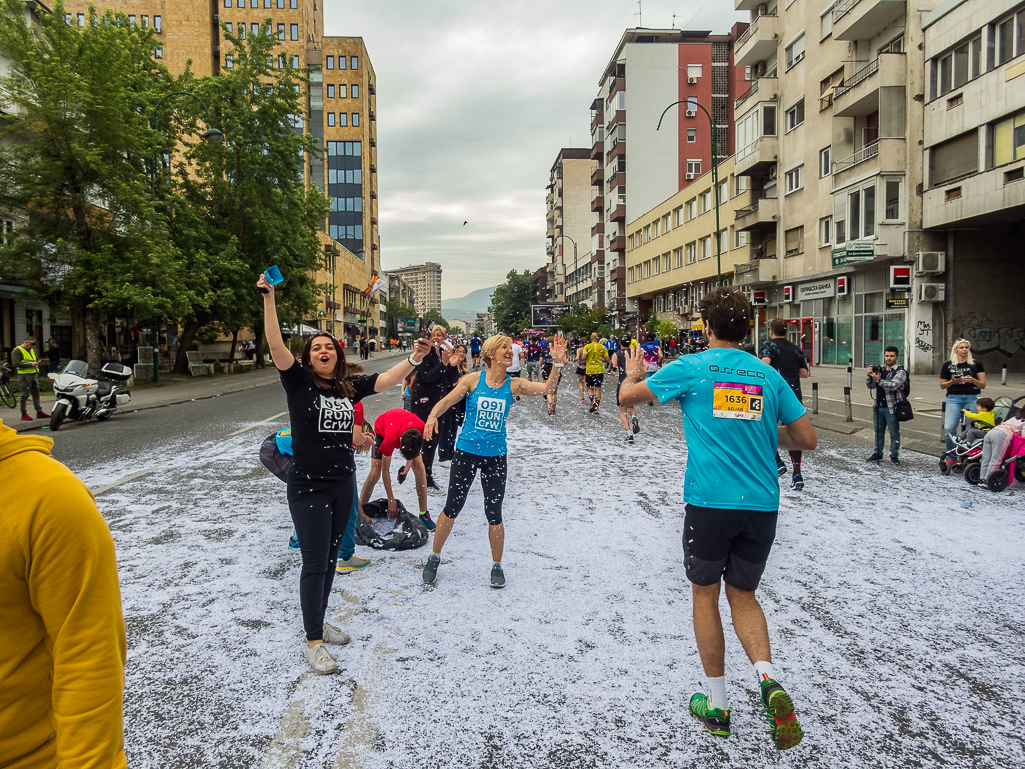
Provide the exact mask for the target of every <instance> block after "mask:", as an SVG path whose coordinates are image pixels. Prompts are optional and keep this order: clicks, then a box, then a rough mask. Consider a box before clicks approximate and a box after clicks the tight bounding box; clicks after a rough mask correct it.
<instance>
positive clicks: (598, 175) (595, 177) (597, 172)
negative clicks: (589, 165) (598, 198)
mask: <svg viewBox="0 0 1025 769" xmlns="http://www.w3.org/2000/svg"><path fill="white" fill-rule="evenodd" d="M602 176H604V173H603V171H602V167H601V166H600V165H599V166H595V167H594V168H593V169H592V170H591V186H592V187H601V179H602Z"/></svg>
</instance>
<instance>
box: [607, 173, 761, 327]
mask: <svg viewBox="0 0 1025 769" xmlns="http://www.w3.org/2000/svg"><path fill="white" fill-rule="evenodd" d="M733 163H734V161H733V158H732V157H729V158H726V159H724V160H723V161H721V162H720V163H719V167H718V169H717V170H718V173H717V177H718V187H719V189H718V192H719V194H718V207H719V210H718V225H717V223H716V222H717V220H716V214H717V212H716V200H717V198H716V186H715V183H714V182H713V176H712V172H711V170H708V171H706V172H705V173H704V174H703V175H701V176H700V177H698V178H697V179H695V180H693V183H692V184H690V185H688V186H687V187H685V188H683V189H682V190H680V191H679V192H677V193H676V194H675V195H672V196H671V197H669V198H667V199H666V200H665V201H663V202H661V203H659V204H658V205H656V206H654V207H653V208H652V209H651V210H650V211H646V212H644V213H643V214H642V215H641V216H639V217H638V218H636V219H634V220H633V221H631V222H630V223H629V224H628V225H627V228H626V231H627V236H626V296H627V300H626V303H627V308H628V311H631V312H634V313H636V314H637V323H638V326H639V325H640V324H641V323H643V321H645V320H647V318H648V317H650V316H651V315H652V314H654V315H655V316H656V317H657V318H658V319H659V320H672V321H674V322H675V323H676V324H677V326H678V327H679V329H680V330H681V331H683V332H688V333H689V332H691V331H695V332H697V331H700V330H701V329H702V324H701V318H700V316H699V314H698V310H697V304H698V302H700V301H701V299H702V298H703V297H704V296H705V294H707V293H708V292H709V291H711V290H712V289H714V288H715V287H716V285H718V283H719V281H720V280H721V281H722V283H723V284H724V285H730V284H731V283H733V280H734V270H735V269H736V268H737V266H739V265H744V264H747V263H748V262H749V260H750V256H749V248H748V243H747V238H748V233H747V232H746V231H744V230H738V229H736V227H735V225H734V216H735V213H736V212H737V211H738V210H743V209H744V208H746V207H748V206H749V205H750V202H751V192H750V190H749V189H748V188H747V177H745V176H735V175H734V165H733Z"/></svg>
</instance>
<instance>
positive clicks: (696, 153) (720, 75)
mask: <svg viewBox="0 0 1025 769" xmlns="http://www.w3.org/2000/svg"><path fill="white" fill-rule="evenodd" d="M747 76H748V75H747V70H746V69H745V68H744V67H738V66H736V65H735V63H734V57H733V44H732V37H731V36H730V35H712V34H710V33H708V32H702V31H690V30H679V29H637V28H634V29H627V30H626V31H625V32H624V33H623V36H622V38H621V39H620V40H619V43H618V44H617V46H616V48H615V50H614V52H613V54H612V57H611V58H610V60H609V62H608V64H607V66H606V67H605V70H604V71H603V72H602V75H601V78H600V79H599V81H598V85H599V91H598V95H597V97H596V98H595V99H594V101H593V102H592V104H591V158H592V159H593V160H595V161H597V164H598V165H597V168H596V169H595V171H594V174H593V176H592V179H591V182H592V188H593V194H592V203H591V205H592V210H593V211H595V212H597V213H598V214H599V220H598V222H597V223H596V224H595V226H594V233H593V235H592V249H591V250H592V253H593V252H596V251H597V250H598V248H597V246H598V244H599V243H604V245H605V246H606V251H607V257H606V259H605V267H606V269H607V270H608V277H609V280H608V282H607V284H606V291H605V300H606V304H607V305H608V306H609V308H610V310H612V314H613V320H614V322H615V323H616V324H617V325H620V324H624V323H625V321H626V318H627V317H628V316H632V315H633V313H631V312H630V311H629V310H628V307H627V301H626V300H627V287H626V277H627V276H626V273H627V266H626V240H627V238H626V235H627V233H626V224H627V222H631V221H635V220H636V219H637V218H638V217H639V216H640V215H641V214H642V213H644V212H646V211H650V210H651V209H652V208H653V207H654V206H656V205H658V204H660V203H661V202H662V201H664V200H666V199H668V198H669V197H671V196H672V195H674V194H675V193H676V192H677V191H678V190H679V189H680V188H682V187H685V186H686V185H687V184H689V183H690V182H692V181H693V180H694V179H696V178H698V177H700V176H701V175H702V174H704V173H706V172H707V171H708V169H709V168H710V167H711V162H712V145H713V137H712V129H711V120H712V119H714V121H715V125H716V133H717V134H718V136H717V137H716V139H715V141H716V154H717V155H718V156H719V157H723V158H725V157H728V156H729V155H731V154H732V153H733V99H734V97H736V96H737V95H738V93H739V92H740V91H742V90H744V89H745V88H746V81H745V78H746V77H747ZM628 94H629V96H628ZM681 101H682V102H684V103H682V104H678V105H677V106H676V107H674V108H673V109H671V110H669V112H668V113H666V114H665V117H664V118H662V114H663V112H664V111H665V110H666V108H667V107H669V106H670V105H672V104H674V103H675V102H681ZM660 118H661V119H662V125H661V129H658V126H659V120H660ZM628 136H629V141H628V140H627V137H628ZM628 149H629V152H628V151H627V150H628Z"/></svg>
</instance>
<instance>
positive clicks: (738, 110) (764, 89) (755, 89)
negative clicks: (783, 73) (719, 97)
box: [733, 70, 779, 119]
mask: <svg viewBox="0 0 1025 769" xmlns="http://www.w3.org/2000/svg"><path fill="white" fill-rule="evenodd" d="M756 95H757V96H758V98H757V99H752V98H751V97H752V96H756ZM778 99H779V76H778V75H777V74H776V70H773V71H772V72H770V73H769V74H767V75H762V76H761V77H759V78H758V79H757V80H755V81H753V82H752V83H751V87H750V88H748V89H747V90H746V91H744V93H742V94H741V95H740V96H738V97H737V98H736V99H734V100H733V112H734V114H735V115H736V116H737V119H739V118H740V117H741V116H742V115H743V114H744V113H745V112H747V110H748V109H750V108H752V107H755V106H757V105H758V104H761V103H762V102H766V101H772V102H774V101H777V100H778Z"/></svg>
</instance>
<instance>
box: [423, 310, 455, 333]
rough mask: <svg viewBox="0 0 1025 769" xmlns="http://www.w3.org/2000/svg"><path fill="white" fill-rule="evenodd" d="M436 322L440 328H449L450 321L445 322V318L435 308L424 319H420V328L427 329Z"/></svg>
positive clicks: (425, 314) (426, 313)
mask: <svg viewBox="0 0 1025 769" xmlns="http://www.w3.org/2000/svg"><path fill="white" fill-rule="evenodd" d="M432 321H433V322H434V323H435V324H436V325H438V326H444V327H445V328H448V321H447V320H445V316H444V315H442V314H441V313H440V312H438V311H437V310H435V309H434V308H433V307H432V308H431V309H429V310H428V311H427V312H425V313H424V315H423V318H421V319H420V328H427V324H428V323H431V322H432Z"/></svg>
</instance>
